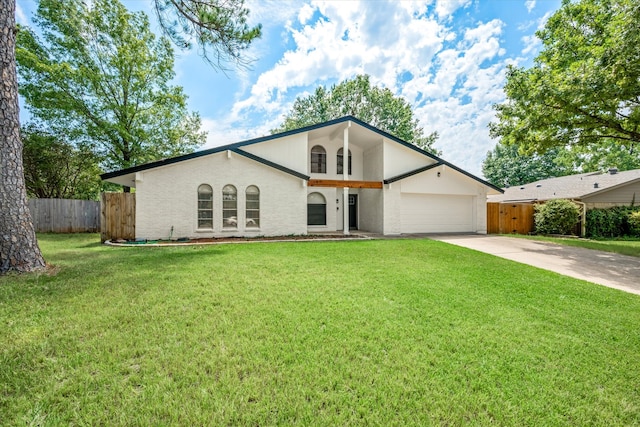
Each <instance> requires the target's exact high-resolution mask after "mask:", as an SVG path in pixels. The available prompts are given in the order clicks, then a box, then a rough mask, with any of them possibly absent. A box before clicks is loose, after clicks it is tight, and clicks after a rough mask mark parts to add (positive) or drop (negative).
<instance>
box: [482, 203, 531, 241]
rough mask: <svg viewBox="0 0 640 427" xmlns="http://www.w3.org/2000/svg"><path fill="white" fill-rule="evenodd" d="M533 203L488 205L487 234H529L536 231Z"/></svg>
mask: <svg viewBox="0 0 640 427" xmlns="http://www.w3.org/2000/svg"><path fill="white" fill-rule="evenodd" d="M533 213H534V205H533V204H531V203H487V233H489V234H529V233H531V232H532V231H533V229H534V223H533Z"/></svg>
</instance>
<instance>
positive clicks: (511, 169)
mask: <svg viewBox="0 0 640 427" xmlns="http://www.w3.org/2000/svg"><path fill="white" fill-rule="evenodd" d="M609 167H616V168H617V169H618V170H620V171H625V170H631V169H638V168H640V151H638V152H636V151H633V150H632V149H630V148H629V147H627V146H625V145H623V144H620V143H616V142H613V141H611V140H607V141H602V142H601V143H599V144H591V145H589V146H570V147H551V148H549V149H547V150H546V151H544V152H542V153H535V152H532V153H530V154H527V153H525V152H523V149H522V147H521V146H520V145H517V144H516V145H504V144H502V143H500V142H499V143H498V144H496V147H495V148H494V149H493V150H491V151H489V152H488V153H487V157H486V158H485V160H484V161H483V163H482V172H483V174H484V176H485V178H487V180H488V181H489V182H491V183H493V184H495V185H498V186H500V187H503V186H506V185H510V186H515V185H522V184H527V183H530V182H535V181H539V180H542V179H547V178H553V177H559V176H565V175H572V174H577V173H584V172H592V171H602V170H607V169H608V168H609Z"/></svg>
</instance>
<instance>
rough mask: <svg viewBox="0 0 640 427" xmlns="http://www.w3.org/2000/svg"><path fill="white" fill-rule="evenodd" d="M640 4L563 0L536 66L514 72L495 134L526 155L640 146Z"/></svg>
mask: <svg viewBox="0 0 640 427" xmlns="http://www.w3.org/2000/svg"><path fill="white" fill-rule="evenodd" d="M638 22H640V2H638V1H637V0H581V1H578V2H570V1H569V0H563V3H562V7H561V8H560V9H559V10H558V11H557V12H556V13H555V14H554V15H553V16H552V17H551V18H550V19H549V20H548V21H547V24H546V25H545V27H544V29H542V30H541V31H539V32H538V33H537V35H538V37H539V38H540V39H541V40H542V43H543V49H542V51H541V52H540V54H539V55H538V56H537V57H536V59H535V62H534V65H533V66H532V67H531V68H529V69H525V68H521V67H513V66H512V67H510V68H509V69H508V71H507V82H506V86H505V93H506V96H507V100H506V102H504V103H502V104H499V105H496V106H495V109H496V112H497V114H496V115H497V119H498V120H497V122H494V123H491V124H490V125H489V127H490V133H491V135H492V137H499V138H501V141H502V142H503V143H504V144H507V145H511V144H518V145H521V146H522V147H523V148H524V149H525V150H526V151H528V152H531V151H534V150H538V151H541V150H544V149H547V148H549V147H556V146H560V147H564V146H571V145H583V146H589V145H590V144H593V143H600V142H602V141H616V142H618V143H620V144H625V145H626V147H627V148H630V149H631V150H633V149H634V147H635V146H636V145H637V144H638V142H640V49H638V46H640V31H638Z"/></svg>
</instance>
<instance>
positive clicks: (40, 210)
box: [29, 199, 100, 233]
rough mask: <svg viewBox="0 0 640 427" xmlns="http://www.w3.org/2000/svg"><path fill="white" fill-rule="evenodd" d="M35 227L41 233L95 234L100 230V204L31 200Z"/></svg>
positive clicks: (64, 200)
mask: <svg viewBox="0 0 640 427" xmlns="http://www.w3.org/2000/svg"><path fill="white" fill-rule="evenodd" d="M29 211H30V212H31V218H32V219H33V225H34V227H35V229H36V231H37V232H40V233H95V232H97V231H98V230H99V229H100V202H97V201H95V200H71V199H29Z"/></svg>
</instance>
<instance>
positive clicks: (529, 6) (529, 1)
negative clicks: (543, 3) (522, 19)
mask: <svg viewBox="0 0 640 427" xmlns="http://www.w3.org/2000/svg"><path fill="white" fill-rule="evenodd" d="M524 6H525V7H526V8H527V12H529V13H531V11H532V10H533V8H534V7H536V0H527V1H525V2H524Z"/></svg>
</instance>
